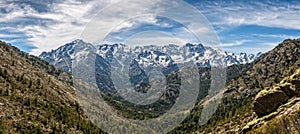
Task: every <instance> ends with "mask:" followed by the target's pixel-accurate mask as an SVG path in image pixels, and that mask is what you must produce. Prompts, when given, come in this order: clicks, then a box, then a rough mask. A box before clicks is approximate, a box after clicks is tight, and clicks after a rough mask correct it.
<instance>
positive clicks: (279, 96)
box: [253, 88, 289, 116]
mask: <svg viewBox="0 0 300 134" xmlns="http://www.w3.org/2000/svg"><path fill="white" fill-rule="evenodd" d="M288 99H289V97H288V95H286V93H284V92H283V91H281V90H278V88H271V89H265V90H263V91H261V92H260V93H259V94H258V95H257V96H256V98H255V101H254V103H253V110H254V112H255V113H256V114H257V115H258V116H264V115H267V114H269V113H271V112H273V111H275V110H276V109H277V108H278V107H279V106H280V105H281V104H283V103H285V102H287V100H288Z"/></svg>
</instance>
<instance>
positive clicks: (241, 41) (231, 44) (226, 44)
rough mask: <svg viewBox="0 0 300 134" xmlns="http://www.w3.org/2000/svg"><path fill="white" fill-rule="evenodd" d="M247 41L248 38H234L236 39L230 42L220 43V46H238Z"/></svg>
mask: <svg viewBox="0 0 300 134" xmlns="http://www.w3.org/2000/svg"><path fill="white" fill-rule="evenodd" d="M247 42H250V41H249V40H236V41H234V42H230V43H222V44H221V46H222V47H233V46H240V45H243V44H244V43H247Z"/></svg>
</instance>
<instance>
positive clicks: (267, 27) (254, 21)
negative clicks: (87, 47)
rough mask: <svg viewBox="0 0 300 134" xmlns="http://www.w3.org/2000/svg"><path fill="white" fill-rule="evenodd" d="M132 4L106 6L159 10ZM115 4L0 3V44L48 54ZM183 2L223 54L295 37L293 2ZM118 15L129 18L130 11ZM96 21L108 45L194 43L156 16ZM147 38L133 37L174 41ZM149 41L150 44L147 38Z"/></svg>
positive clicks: (71, 0)
mask: <svg viewBox="0 0 300 134" xmlns="http://www.w3.org/2000/svg"><path fill="white" fill-rule="evenodd" d="M134 1H135V0H129V2H128V4H123V5H122V6H124V7H113V8H112V7H110V8H111V10H117V9H118V8H120V9H122V8H126V7H133V8H134V7H135V6H136V7H138V8H145V9H149V10H151V9H153V7H158V6H159V7H163V6H161V5H159V4H157V3H159V2H157V3H155V2H153V1H156V0H145V1H143V2H141V3H138V4H134ZM147 1H149V2H147ZM150 1H151V2H150ZM157 1H158V0H157ZM118 2H119V0H65V1H60V0H43V1H42V2H39V1H32V0H6V1H1V2H0V17H1V19H0V40H4V41H7V42H9V43H11V44H13V45H15V46H17V47H19V48H20V49H21V50H24V51H26V52H29V53H31V54H35V55H38V54H39V53H41V52H42V51H50V50H51V49H55V48H57V47H59V46H61V45H63V44H65V43H68V42H70V41H72V40H75V39H77V38H81V33H82V31H83V30H84V29H85V27H86V26H87V24H89V23H90V21H91V20H93V19H95V18H94V17H95V15H96V14H97V13H99V11H102V10H108V9H106V7H107V6H108V5H111V4H115V3H118ZM185 2H187V3H189V4H190V5H192V6H194V7H195V8H197V9H198V10H199V11H200V12H201V13H202V14H203V15H204V16H205V17H206V18H207V20H208V21H209V23H210V25H211V26H212V27H213V29H214V30H215V31H216V33H217V35H218V37H219V39H220V41H221V46H222V48H223V49H224V50H226V51H232V52H236V53H240V52H249V53H256V52H260V51H262V52H266V51H268V50H271V49H272V48H274V47H275V46H276V45H277V44H278V43H280V42H281V41H283V40H284V39H286V38H299V37H300V25H299V22H300V17H299V15H300V2H298V1H297V0H295V1H292V0H287V1H284V0H269V1H267V0H265V1H259V0H256V1H255V0H253V1H246V0H245V1H243V0H185ZM151 3H152V5H151ZM172 4H176V3H174V1H172V2H170V6H171V5H172ZM154 5H155V6H154ZM160 10H163V9H160ZM121 12H125V13H126V14H129V15H130V14H131V13H133V12H134V11H131V10H130V11H129V10H128V11H127V10H126V11H121ZM178 12H179V13H182V15H186V14H185V13H186V11H181V10H178ZM100 13H101V12H100ZM114 13H115V14H114ZM117 13H118V12H111V14H109V15H107V17H108V18H106V19H107V20H110V21H112V22H113V21H114V20H118V19H120V16H119V14H117ZM195 20H196V19H195ZM195 20H194V19H191V20H189V21H190V22H195ZM97 23H98V25H103V26H106V27H115V28H114V29H113V31H112V32H111V33H110V34H109V35H108V36H107V40H109V42H124V40H127V39H128V38H129V37H130V36H132V35H134V34H135V33H143V31H162V32H165V33H172V35H173V36H176V38H178V39H179V40H181V41H185V42H193V43H197V41H196V40H193V39H191V36H190V35H188V34H185V33H186V31H185V30H184V27H185V26H184V25H182V24H180V23H178V22H176V21H174V20H172V19H168V18H165V17H162V16H144V17H132V18H131V19H129V20H125V21H124V23H122V24H120V25H119V26H113V25H111V23H108V22H105V21H101V20H100V19H99V20H97ZM195 23H197V22H195ZM200 30H201V29H200ZM103 34H105V33H103ZM148 35H149V32H147V34H144V35H143V36H142V37H144V38H141V36H137V37H139V38H140V39H144V41H146V42H152V43H154V44H155V43H156V42H155V41H157V40H159V41H160V42H163V43H168V42H170V40H171V41H172V40H174V38H171V37H169V36H163V37H162V36H157V37H155V36H153V35H155V34H151V35H152V36H149V37H148V38H146V37H147V36H148ZM149 38H151V39H153V38H154V39H155V40H148V39H149ZM157 43H158V42H157ZM175 43H176V42H175ZM204 45H205V44H204Z"/></svg>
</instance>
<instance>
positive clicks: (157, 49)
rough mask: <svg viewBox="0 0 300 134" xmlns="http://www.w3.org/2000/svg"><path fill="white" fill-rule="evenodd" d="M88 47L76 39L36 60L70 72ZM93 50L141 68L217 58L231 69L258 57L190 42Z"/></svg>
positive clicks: (205, 64)
mask: <svg viewBox="0 0 300 134" xmlns="http://www.w3.org/2000/svg"><path fill="white" fill-rule="evenodd" d="M92 45H93V44H90V43H86V42H84V41H82V40H79V39H77V40H75V41H73V42H70V43H67V44H66V45H63V46H61V47H59V48H58V49H56V50H52V51H50V52H43V53H42V54H40V56H39V57H40V58H41V59H43V60H45V61H47V62H49V63H51V64H53V65H55V66H56V67H58V68H60V69H62V70H64V71H67V72H71V67H70V65H71V64H72V62H71V61H72V59H74V57H75V55H76V53H84V52H85V51H86V50H89V49H87V48H89V47H91V46H92ZM95 49H97V54H99V55H100V56H101V57H102V58H104V59H105V60H106V61H108V62H112V60H113V59H114V58H115V59H122V60H123V59H124V61H123V62H124V63H127V61H126V60H128V59H130V60H135V61H137V63H138V64H139V66H140V67H143V68H148V67H153V66H161V67H167V66H172V65H174V64H176V65H178V66H180V65H182V64H194V65H196V66H199V67H210V66H211V64H212V62H213V61H212V60H215V59H217V58H218V57H219V58H220V59H221V58H223V61H222V62H223V63H224V64H226V65H227V66H231V65H236V64H246V63H251V62H253V61H254V60H256V59H257V58H259V57H260V56H261V55H262V53H261V52H259V53H257V54H247V53H240V54H234V53H230V52H223V51H221V50H218V49H213V48H211V47H205V46H203V45H202V44H190V43H187V44H185V45H183V46H178V45H173V44H169V45H166V46H154V45H151V46H134V47H132V46H128V45H124V44H111V45H110V44H103V45H96V47H95ZM75 50H76V51H75ZM77 50H78V51H77ZM86 52H87V51H86ZM129 62H130V61H129Z"/></svg>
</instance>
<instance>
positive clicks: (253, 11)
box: [198, 1, 300, 30]
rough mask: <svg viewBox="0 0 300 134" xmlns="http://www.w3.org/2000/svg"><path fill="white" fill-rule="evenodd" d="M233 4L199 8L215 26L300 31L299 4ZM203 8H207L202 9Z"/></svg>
mask: <svg viewBox="0 0 300 134" xmlns="http://www.w3.org/2000/svg"><path fill="white" fill-rule="evenodd" d="M228 3H230V2H228ZM232 3H233V4H224V3H221V2H220V3H210V4H209V5H200V6H199V7H198V8H199V9H200V10H201V11H202V12H203V13H204V14H205V15H207V16H208V17H209V18H210V19H211V21H213V25H217V26H224V25H225V26H227V27H232V26H239V25H258V26H266V27H276V28H286V29H297V30H300V25H298V24H299V22H300V18H299V14H300V5H299V4H294V5H292V4H289V3H288V2H286V3H285V2H280V3H278V4H277V3H268V2H259V1H252V2H251V1H250V2H244V3H240V2H232ZM206 4H207V3H206ZM274 4H275V5H274ZM203 6H205V7H206V8H202V7H203Z"/></svg>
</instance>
